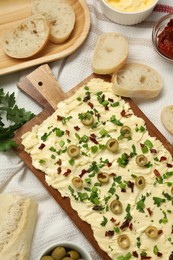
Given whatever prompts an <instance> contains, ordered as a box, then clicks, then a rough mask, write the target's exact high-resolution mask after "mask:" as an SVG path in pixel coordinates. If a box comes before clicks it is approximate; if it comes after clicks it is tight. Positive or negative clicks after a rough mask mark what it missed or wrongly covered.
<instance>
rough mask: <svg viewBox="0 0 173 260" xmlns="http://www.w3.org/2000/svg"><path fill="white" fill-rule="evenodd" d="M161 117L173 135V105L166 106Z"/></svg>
mask: <svg viewBox="0 0 173 260" xmlns="http://www.w3.org/2000/svg"><path fill="white" fill-rule="evenodd" d="M160 118H161V121H162V124H163V125H164V126H165V128H166V129H167V130H168V131H169V132H170V133H171V134H172V135H173V105H170V106H166V107H164V108H163V109H162V111H161V114H160Z"/></svg>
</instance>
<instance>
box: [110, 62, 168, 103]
mask: <svg viewBox="0 0 173 260" xmlns="http://www.w3.org/2000/svg"><path fill="white" fill-rule="evenodd" d="M112 83H113V90H114V93H115V94H116V95H119V96H123V97H131V98H133V97H135V98H154V97H156V96H157V95H159V93H160V91H161V90H162V87H163V83H162V80H161V77H160V75H159V74H158V73H157V72H156V71H155V70H154V69H153V68H151V67H149V66H146V65H144V64H138V63H128V64H126V65H125V66H124V67H123V68H122V69H121V70H119V71H118V72H117V73H114V74H113V75H112Z"/></svg>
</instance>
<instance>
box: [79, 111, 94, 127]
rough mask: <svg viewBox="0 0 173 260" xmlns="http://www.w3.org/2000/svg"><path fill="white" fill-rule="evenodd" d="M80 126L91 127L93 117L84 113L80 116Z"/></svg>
mask: <svg viewBox="0 0 173 260" xmlns="http://www.w3.org/2000/svg"><path fill="white" fill-rule="evenodd" d="M81 121H82V124H84V125H86V126H89V125H92V124H93V123H94V117H93V115H92V114H91V113H89V112H86V113H83V114H82V119H81Z"/></svg>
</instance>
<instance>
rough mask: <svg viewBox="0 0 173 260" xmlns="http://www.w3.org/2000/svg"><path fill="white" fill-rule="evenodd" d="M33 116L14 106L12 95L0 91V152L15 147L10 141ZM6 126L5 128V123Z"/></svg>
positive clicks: (13, 142) (12, 141)
mask: <svg viewBox="0 0 173 260" xmlns="http://www.w3.org/2000/svg"><path fill="white" fill-rule="evenodd" d="M34 116H35V115H34V114H33V113H31V112H29V111H26V110H25V109H24V108H19V107H18V106H17V105H16V99H15V96H14V93H12V94H9V92H8V93H4V90H3V89H0V152H6V151H8V150H10V149H12V148H14V147H16V146H17V144H16V142H15V141H14V140H12V138H13V137H14V135H15V131H16V130H17V129H18V128H20V127H21V126H22V125H23V124H25V123H26V122H27V121H29V120H30V119H32V118H33V117H34ZM4 121H7V122H6V123H7V124H8V126H5V122H4Z"/></svg>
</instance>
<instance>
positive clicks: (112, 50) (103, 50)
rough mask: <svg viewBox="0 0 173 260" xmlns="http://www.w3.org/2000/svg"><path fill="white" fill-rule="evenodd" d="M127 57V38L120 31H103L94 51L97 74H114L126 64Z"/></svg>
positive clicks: (94, 64)
mask: <svg viewBox="0 0 173 260" xmlns="http://www.w3.org/2000/svg"><path fill="white" fill-rule="evenodd" d="M127 57H128V42H127V39H126V38H125V37H124V36H123V35H120V34H118V33H114V32H110V33H103V34H101V35H100V36H99V38H98V40H97V44H96V48H95V50H94V53H93V57H92V70H93V72H94V73H97V74H112V73H114V72H115V71H117V70H119V69H120V68H121V67H122V66H123V65H124V64H125V62H126V60H127Z"/></svg>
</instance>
